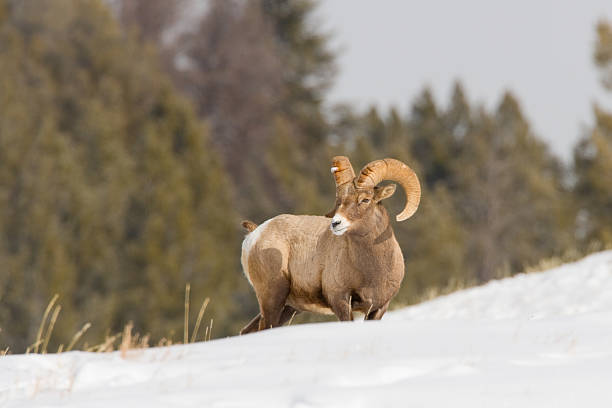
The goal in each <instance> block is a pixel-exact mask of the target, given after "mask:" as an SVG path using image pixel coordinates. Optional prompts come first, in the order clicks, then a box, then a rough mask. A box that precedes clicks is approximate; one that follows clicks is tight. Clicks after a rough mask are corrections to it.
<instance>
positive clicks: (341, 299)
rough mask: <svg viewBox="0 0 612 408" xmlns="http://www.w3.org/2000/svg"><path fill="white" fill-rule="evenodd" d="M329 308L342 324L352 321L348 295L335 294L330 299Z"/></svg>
mask: <svg viewBox="0 0 612 408" xmlns="http://www.w3.org/2000/svg"><path fill="white" fill-rule="evenodd" d="M329 303H330V306H331V308H332V311H333V312H334V314H335V315H336V316H337V317H338V320H340V321H342V322H346V321H350V320H353V309H352V308H351V297H350V295H349V294H348V293H342V294H336V295H333V296H331V297H330V301H329Z"/></svg>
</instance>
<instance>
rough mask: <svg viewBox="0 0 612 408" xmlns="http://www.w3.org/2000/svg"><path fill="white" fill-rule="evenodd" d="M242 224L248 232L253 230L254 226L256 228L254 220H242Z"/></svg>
mask: <svg viewBox="0 0 612 408" xmlns="http://www.w3.org/2000/svg"><path fill="white" fill-rule="evenodd" d="M242 226H243V227H244V229H245V230H247V231H248V232H253V230H254V229H255V228H257V224H255V223H254V222H252V221H249V220H245V221H242Z"/></svg>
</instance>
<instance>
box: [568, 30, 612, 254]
mask: <svg viewBox="0 0 612 408" xmlns="http://www.w3.org/2000/svg"><path fill="white" fill-rule="evenodd" d="M595 63H596V65H597V67H598V68H599V69H600V71H601V74H602V84H603V85H604V88H605V89H606V90H608V91H612V26H611V25H610V24H609V23H608V22H601V23H599V24H598V26H597V43H596V48H595ZM594 114H595V126H594V128H593V129H592V131H591V132H590V133H589V134H587V135H586V136H585V137H584V138H583V139H582V140H581V141H580V142H579V143H578V145H577V146H576V149H575V152H574V169H575V172H576V179H577V180H576V186H575V197H576V201H577V203H578V206H579V208H580V213H579V214H580V217H579V222H580V224H579V235H580V238H581V240H582V244H583V245H584V246H588V245H590V244H599V245H610V244H612V186H611V185H610V179H611V177H612V113H610V112H606V111H605V110H604V109H603V108H602V107H600V106H596V107H595V109H594Z"/></svg>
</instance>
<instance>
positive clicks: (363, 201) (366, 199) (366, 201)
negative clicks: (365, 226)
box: [361, 198, 370, 204]
mask: <svg viewBox="0 0 612 408" xmlns="http://www.w3.org/2000/svg"><path fill="white" fill-rule="evenodd" d="M369 202H370V199H369V198H364V199H363V200H361V204H367V203H369Z"/></svg>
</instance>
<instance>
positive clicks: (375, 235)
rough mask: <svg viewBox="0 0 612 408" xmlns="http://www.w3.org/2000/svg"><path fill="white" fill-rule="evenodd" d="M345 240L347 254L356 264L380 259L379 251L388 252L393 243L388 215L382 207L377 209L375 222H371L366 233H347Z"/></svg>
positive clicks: (369, 262) (393, 238)
mask: <svg viewBox="0 0 612 408" xmlns="http://www.w3.org/2000/svg"><path fill="white" fill-rule="evenodd" d="M346 241H347V246H348V251H349V256H350V257H351V258H352V259H354V260H355V261H356V262H357V264H360V265H367V264H371V263H372V260H374V259H381V257H380V256H379V255H380V252H388V251H389V249H390V248H391V247H392V246H393V245H394V244H395V242H396V241H395V236H394V234H393V229H392V228H391V223H390V222H389V216H388V215H387V212H386V210H385V209H384V208H382V207H381V208H380V209H377V211H376V214H375V222H373V224H372V226H371V228H370V229H369V231H368V233H366V234H364V235H358V234H347V235H346Z"/></svg>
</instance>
